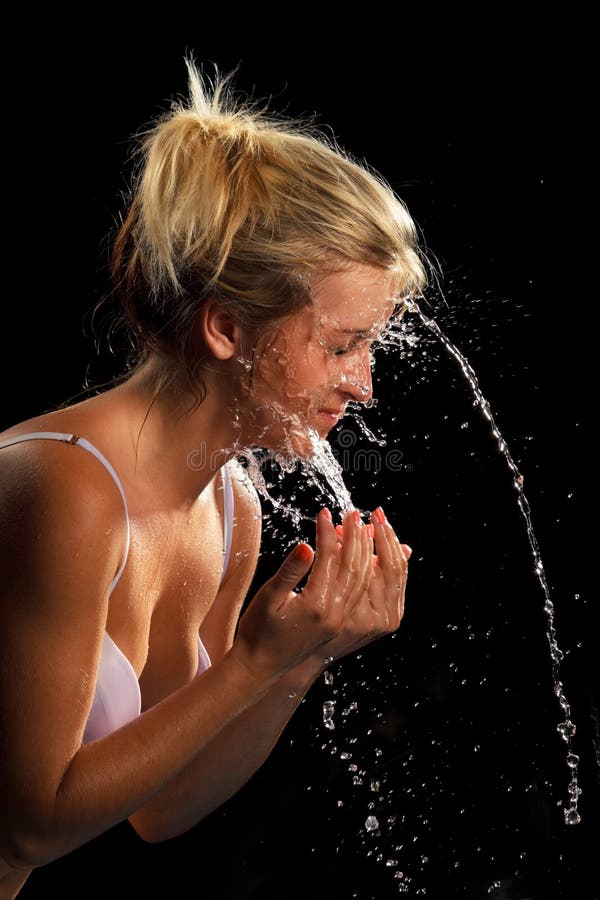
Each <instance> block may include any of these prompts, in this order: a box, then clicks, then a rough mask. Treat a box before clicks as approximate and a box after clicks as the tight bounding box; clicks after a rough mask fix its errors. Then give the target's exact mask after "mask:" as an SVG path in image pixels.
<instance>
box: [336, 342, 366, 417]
mask: <svg viewBox="0 0 600 900" xmlns="http://www.w3.org/2000/svg"><path fill="white" fill-rule="evenodd" d="M339 388H340V390H341V391H344V393H346V394H350V396H351V397H352V399H353V400H356V401H357V402H358V403H366V401H367V400H371V398H372V397H373V379H372V377H371V353H370V350H369V349H368V347H365V348H363V349H362V350H361V352H360V353H357V354H352V359H351V360H349V361H348V364H347V365H346V366H345V368H344V369H343V371H342V372H341V373H340V380H339Z"/></svg>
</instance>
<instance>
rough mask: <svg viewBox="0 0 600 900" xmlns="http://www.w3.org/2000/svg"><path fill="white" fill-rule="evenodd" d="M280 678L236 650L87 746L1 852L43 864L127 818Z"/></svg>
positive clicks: (25, 814)
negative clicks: (253, 668) (262, 674)
mask: <svg viewBox="0 0 600 900" xmlns="http://www.w3.org/2000/svg"><path fill="white" fill-rule="evenodd" d="M274 681H275V679H274V678H270V679H266V678H262V679H261V678H257V677H255V676H253V675H252V674H251V673H250V672H249V670H248V669H247V668H246V667H245V666H244V665H243V664H241V663H240V662H239V660H238V659H237V658H236V656H235V654H233V653H230V654H228V655H227V656H226V657H225V659H224V660H223V661H222V662H220V663H219V664H218V665H216V666H214V667H213V668H211V669H209V670H208V671H207V672H205V673H204V675H202V676H201V677H200V678H197V679H194V680H193V681H192V682H191V683H190V684H188V685H186V686H185V687H183V688H181V689H180V690H178V691H176V692H175V693H173V694H171V695H170V696H169V697H167V698H166V699H165V700H163V701H161V702H160V703H158V704H157V705H156V706H154V707H152V708H151V709H149V710H147V711H146V712H144V713H143V714H142V715H141V716H139V717H138V718H136V719H135V720H133V721H132V722H130V723H129V724H127V725H125V726H124V727H123V728H120V729H118V730H117V731H115V732H113V733H112V734H110V735H108V736H107V737H105V738H102V739H100V740H97V741H92V742H91V743H90V744H84V745H82V746H81V748H80V749H79V750H78V752H77V753H76V754H75V755H74V757H73V759H72V761H71V763H70V765H69V766H68V768H67V770H66V771H65V772H64V775H63V776H62V778H61V781H60V783H59V784H58V785H57V786H56V788H51V793H50V795H49V796H48V797H45V798H44V799H43V800H42V798H40V800H39V801H38V802H37V804H29V808H28V809H27V810H25V809H24V808H23V807H22V806H21V808H20V809H15V815H14V820H15V823H14V826H13V829H12V833H11V835H9V836H8V837H7V838H6V837H5V841H4V843H6V850H3V851H0V852H2V853H3V855H4V856H5V858H6V859H7V861H8V862H9V863H13V862H14V863H15V864H16V865H18V866H25V865H34V866H35V865H42V864H44V863H46V862H49V861H51V860H52V859H56V858H57V857H59V856H62V855H64V854H65V853H68V852H69V851H71V850H73V849H75V848H76V847H78V846H80V845H81V844H83V843H85V842H86V841H88V840H90V839H91V838H93V837H96V836H97V835H98V834H101V833H102V832H104V831H106V830H107V829H108V828H110V827H112V826H113V825H115V824H116V823H117V822H120V821H122V820H123V819H125V818H127V817H128V816H130V815H131V814H132V813H133V812H134V811H135V810H137V809H139V808H140V807H143V806H144V805H145V804H147V803H148V802H149V801H150V800H151V798H152V797H153V796H154V795H155V794H157V793H158V792H159V791H160V790H161V789H162V788H164V786H165V785H166V784H168V783H169V782H170V781H171V780H172V779H173V778H174V777H176V776H178V775H179V774H180V773H182V772H183V771H184V770H185V769H186V767H187V766H189V765H190V763H191V762H192V760H193V759H194V758H195V756H196V754H198V753H199V752H201V751H202V750H203V749H204V748H206V746H207V745H208V744H209V743H210V742H211V741H212V740H214V738H215V737H216V736H217V735H218V734H219V732H220V731H221V730H222V729H223V728H224V727H226V726H227V725H228V724H229V722H231V721H232V720H234V719H235V718H236V717H238V716H240V715H241V714H242V713H243V712H244V711H245V710H246V709H247V708H248V707H250V706H252V705H253V704H255V703H257V702H258V701H259V700H260V699H261V698H262V697H263V696H264V695H265V693H266V692H267V691H268V690H269V689H270V687H271V686H272V684H273V683H274Z"/></svg>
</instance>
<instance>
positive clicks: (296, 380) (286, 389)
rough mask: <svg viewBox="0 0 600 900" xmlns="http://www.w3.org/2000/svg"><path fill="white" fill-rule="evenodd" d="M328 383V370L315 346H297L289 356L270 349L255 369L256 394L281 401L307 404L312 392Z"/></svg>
mask: <svg viewBox="0 0 600 900" xmlns="http://www.w3.org/2000/svg"><path fill="white" fill-rule="evenodd" d="M330 380H331V367H330V366H329V365H328V363H327V360H326V358H325V354H324V352H323V348H322V347H321V346H320V345H319V344H316V345H311V344H307V343H304V348H302V344H299V346H298V348H295V349H294V351H293V352H292V351H291V350H290V349H285V350H282V349H281V348H273V349H272V350H271V351H270V352H269V353H268V354H267V355H266V356H265V357H264V358H263V359H261V360H260V362H259V363H258V364H257V366H256V367H255V379H254V384H255V389H256V391H257V392H258V391H260V392H262V393H267V394H269V395H271V396H275V397H280V398H281V399H283V400H290V401H291V400H297V401H310V399H311V398H312V397H314V392H315V388H316V387H319V386H321V385H326V384H327V383H328V382H329V381H330Z"/></svg>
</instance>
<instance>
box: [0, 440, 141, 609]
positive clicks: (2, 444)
mask: <svg viewBox="0 0 600 900" xmlns="http://www.w3.org/2000/svg"><path fill="white" fill-rule="evenodd" d="M34 439H40V440H47V441H64V442H65V443H67V444H78V445H79V446H80V447H83V448H84V450H88V451H89V452H90V453H92V454H93V455H94V456H95V457H96V459H98V460H99V461H100V462H101V463H102V465H103V466H104V468H105V469H106V470H107V471H108V473H109V474H110V475H111V476H112V478H113V481H114V482H115V484H116V485H117V487H118V489H119V493H120V494H121V497H122V499H123V506H124V507H125V522H126V526H127V534H126V539H125V554H124V557H123V562H122V563H121V566H120V568H119V571H118V572H117V574H116V575H115V577H114V578H113V580H112V581H111V583H110V588H109V594H112V592H113V590H114V587H115V585H116V583H117V582H118V580H119V578H120V577H121V575H122V574H123V570H124V569H125V565H126V563H127V555H128V553H129V543H130V539H131V531H130V528H129V510H128V509H127V499H126V497H125V491H124V490H123V485H122V484H121V481H120V479H119V476H118V475H117V473H116V472H115V470H114V468H113V467H112V466H111V464H110V463H109V461H108V460H107V459H106V457H105V456H104V455H103V454H102V453H101V452H100V451H99V450H98V448H97V447H95V446H94V445H93V444H92V443H91V441H88V440H87V438H84V437H81V436H80V435H78V434H65V433H63V432H61V431H30V432H28V433H27V434H19V435H17V437H13V438H7V439H6V440H4V441H0V450H2V449H3V448H4V447H10V446H11V445H12V444H18V443H20V442H21V441H31V440H34Z"/></svg>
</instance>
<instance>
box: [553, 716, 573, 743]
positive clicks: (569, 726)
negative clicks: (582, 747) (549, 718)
mask: <svg viewBox="0 0 600 900" xmlns="http://www.w3.org/2000/svg"><path fill="white" fill-rule="evenodd" d="M556 730H557V731H558V732H560V734H561V735H562V736H563V738H564V740H565V741H568V740H569V738H570V737H573V735H574V734H575V732H576V731H577V728H576V727H575V725H574V724H573V722H571V720H570V719H567V721H566V722H561V723H560V725H557V726H556Z"/></svg>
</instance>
